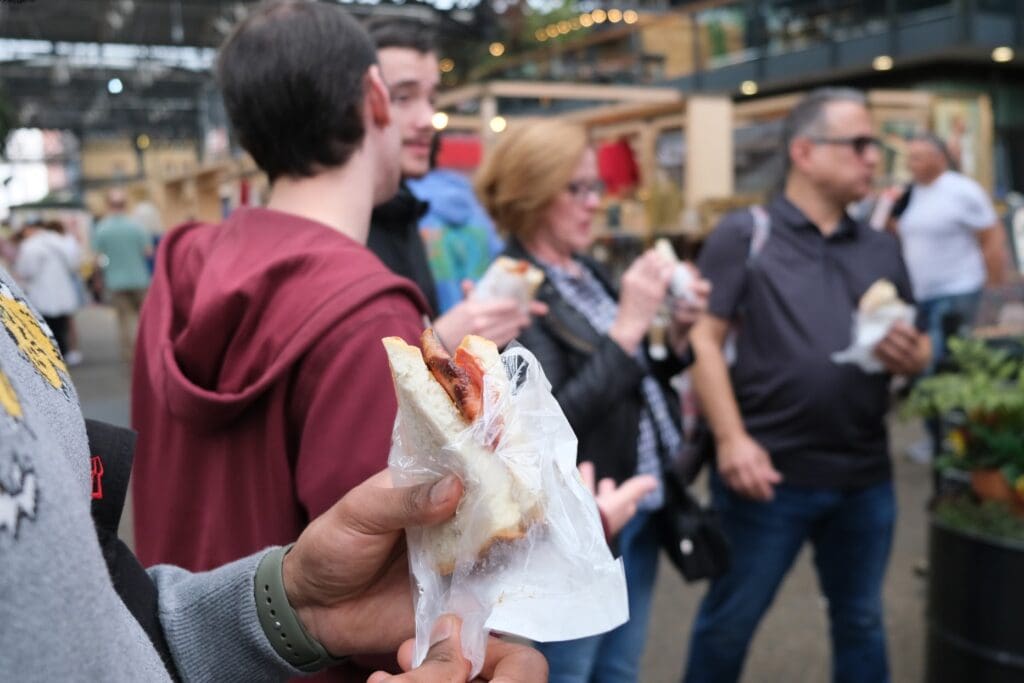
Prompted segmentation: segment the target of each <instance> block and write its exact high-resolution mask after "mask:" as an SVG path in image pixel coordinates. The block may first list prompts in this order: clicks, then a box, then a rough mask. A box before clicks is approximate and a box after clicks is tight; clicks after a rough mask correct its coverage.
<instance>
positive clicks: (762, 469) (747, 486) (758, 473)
mask: <svg viewBox="0 0 1024 683" xmlns="http://www.w3.org/2000/svg"><path fill="white" fill-rule="evenodd" d="M717 450H718V454H717V459H718V472H719V473H720V474H721V475H722V478H723V479H724V480H725V483H726V485H727V486H728V487H729V488H731V489H732V490H734V491H736V493H739V494H740V495H742V496H746V497H747V498H752V499H754V500H760V501H769V500H771V499H772V498H774V497H775V491H774V489H773V488H772V487H773V486H774V485H775V484H778V483H780V482H781V481H782V475H781V474H779V472H778V470H776V469H775V467H774V466H773V465H772V460H771V457H769V455H768V451H766V450H765V449H763V448H761V445H760V444H759V443H757V442H756V441H754V440H753V439H752V438H750V436H749V435H748V434H746V433H743V434H740V435H738V436H734V437H730V438H727V439H724V440H720V441H719V442H718V449H717Z"/></svg>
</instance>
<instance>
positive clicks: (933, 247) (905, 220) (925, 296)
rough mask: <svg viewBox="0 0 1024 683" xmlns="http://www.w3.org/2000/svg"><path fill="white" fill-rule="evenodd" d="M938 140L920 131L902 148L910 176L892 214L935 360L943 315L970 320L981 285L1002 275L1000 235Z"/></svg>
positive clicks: (988, 209) (989, 210)
mask: <svg viewBox="0 0 1024 683" xmlns="http://www.w3.org/2000/svg"><path fill="white" fill-rule="evenodd" d="M950 160H951V157H950V156H949V152H948V150H947V149H946V146H945V144H944V143H943V142H942V140H941V139H939V138H937V137H935V136H934V135H923V136H920V137H918V138H915V139H914V140H912V141H911V142H910V144H909V147H908V159H907V161H908V165H909V167H910V172H911V174H912V175H913V178H914V184H913V187H912V189H911V190H910V202H909V204H908V205H907V208H906V210H905V211H904V212H903V214H902V215H901V216H900V219H899V234H900V238H901V239H902V241H903V258H904V260H905V261H906V263H907V269H908V270H909V271H910V280H911V283H912V284H913V286H914V298H915V299H917V302H918V306H919V310H920V315H921V317H922V319H923V320H924V321H925V322H926V323H927V329H928V332H929V334H930V335H931V338H932V348H933V349H934V359H933V363H935V362H938V361H939V360H941V358H942V354H943V351H944V344H945V335H944V334H943V320H944V319H945V318H946V317H947V316H949V315H958V316H959V318H960V321H961V325H962V326H967V325H970V323H971V321H972V319H973V318H974V314H975V312H976V309H977V306H978V299H979V298H980V296H981V290H982V289H983V288H984V287H985V285H986V284H988V285H999V284H1002V283H1003V282H1004V280H1005V278H1006V263H1007V260H1006V235H1005V231H1004V229H1003V226H1002V224H1001V223H1000V221H999V218H998V216H996V212H995V209H994V208H993V207H992V202H991V201H990V200H989V198H988V195H987V194H986V193H985V191H984V190H983V189H982V188H981V186H980V185H979V184H978V183H976V182H975V181H973V180H971V179H970V178H968V177H967V176H965V175H963V174H961V173H957V172H956V171H954V170H952V169H951V166H952V164H951V163H950Z"/></svg>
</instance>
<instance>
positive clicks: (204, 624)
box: [0, 268, 298, 682]
mask: <svg viewBox="0 0 1024 683" xmlns="http://www.w3.org/2000/svg"><path fill="white" fill-rule="evenodd" d="M0 327H2V329H0V672H2V673H0V676H2V678H3V679H4V680H7V681H19V682H20V681H100V680H102V681H162V680H167V678H168V677H167V673H166V670H165V669H164V667H163V664H162V663H161V660H160V657H159V655H158V654H157V653H156V651H155V650H154V649H153V647H152V645H151V644H150V642H149V639H148V638H147V637H146V634H145V633H144V632H143V630H142V629H141V627H139V625H138V623H137V622H136V621H135V619H134V617H132V615H131V614H130V613H129V612H128V610H127V609H126V608H125V606H124V604H123V603H122V602H121V600H120V598H119V597H118V596H117V594H116V593H115V591H114V588H113V586H112V585H111V583H110V579H109V575H108V573H107V567H106V565H105V563H104V560H103V556H102V555H101V552H100V547H99V543H98V542H97V538H96V531H95V529H94V527H93V522H92V518H91V516H90V508H89V506H90V499H91V491H92V483H91V477H90V464H89V453H88V446H87V441H86V432H85V423H84V420H83V418H82V412H81V409H80V407H79V405H78V397H77V395H76V393H75V389H74V387H73V386H72V385H71V381H70V377H69V375H68V372H67V368H66V367H65V365H64V362H63V361H62V360H61V358H60V355H59V353H58V352H57V350H56V345H55V343H54V341H53V338H52V335H50V334H49V331H48V329H47V328H46V326H45V324H44V323H42V321H41V319H40V318H39V317H38V316H36V315H35V314H34V312H33V311H32V309H31V307H30V305H29V304H28V303H27V302H26V301H25V298H24V296H23V295H22V293H21V291H20V290H18V289H17V287H16V286H15V285H14V284H13V283H12V281H11V278H10V276H9V274H8V273H7V272H6V271H4V270H3V269H2V268H0ZM261 556H262V553H260V554H258V555H254V556H252V557H248V558H245V559H242V560H239V561H237V562H234V563H232V564H230V565H227V566H224V567H221V568H220V569H218V570H215V571H212V572H206V573H200V574H192V573H189V572H186V571H184V570H181V569H178V568H174V567H168V566H160V567H154V568H152V569H150V570H149V573H150V576H151V577H152V578H153V580H154V581H155V582H156V584H157V589H158V591H159V596H160V598H159V599H160V621H161V623H162V624H163V627H164V631H165V632H166V637H167V642H168V644H169V646H170V649H171V652H172V654H173V656H174V660H175V663H176V665H177V668H178V670H179V672H180V674H181V676H182V678H183V679H185V680H188V681H259V680H277V679H282V678H286V677H288V676H291V675H296V674H297V673H298V672H297V671H296V670H295V669H293V668H291V667H290V666H289V665H288V664H287V663H286V662H285V661H284V660H283V659H281V658H279V657H278V656H277V655H276V654H275V653H274V651H273V650H272V649H271V647H270V644H269V642H268V641H267V638H266V636H265V635H264V634H263V631H262V630H261V628H260V625H259V622H258V620H257V617H256V606H255V598H254V596H253V580H254V575H255V571H256V565H257V563H258V562H259V559H260V557H261Z"/></svg>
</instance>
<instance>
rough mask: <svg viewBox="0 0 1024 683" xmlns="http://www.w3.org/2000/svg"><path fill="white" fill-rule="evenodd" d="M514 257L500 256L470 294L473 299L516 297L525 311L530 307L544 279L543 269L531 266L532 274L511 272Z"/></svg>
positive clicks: (485, 299)
mask: <svg viewBox="0 0 1024 683" xmlns="http://www.w3.org/2000/svg"><path fill="white" fill-rule="evenodd" d="M513 263H515V261H514V259H509V258H504V257H498V258H497V259H495V260H494V262H492V263H491V265H490V267H489V268H488V269H487V271H486V272H485V273H484V274H483V277H481V278H480V281H479V282H477V283H476V286H475V287H474V288H473V292H472V293H471V294H470V295H469V296H470V298H471V299H476V300H479V301H490V300H492V299H514V300H515V302H516V303H517V304H519V308H520V309H521V310H522V311H523V312H527V311H529V309H530V302H531V301H533V295H534V294H535V293H536V292H537V287H539V286H540V281H541V280H543V275H542V273H541V271H539V270H538V269H537V268H532V267H528V266H527V268H529V272H530V275H529V276H525V275H523V274H521V273H514V272H510V270H509V266H510V265H511V264H513Z"/></svg>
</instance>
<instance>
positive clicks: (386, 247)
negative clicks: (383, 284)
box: [366, 16, 544, 349]
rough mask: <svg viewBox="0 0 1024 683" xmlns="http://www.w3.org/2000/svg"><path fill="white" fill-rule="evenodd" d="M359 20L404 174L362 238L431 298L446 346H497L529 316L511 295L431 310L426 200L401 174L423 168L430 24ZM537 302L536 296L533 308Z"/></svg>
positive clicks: (433, 53)
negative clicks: (387, 103) (372, 50)
mask: <svg viewBox="0 0 1024 683" xmlns="http://www.w3.org/2000/svg"><path fill="white" fill-rule="evenodd" d="M366 28H367V31H368V33H369V34H370V37H371V38H372V39H373V40H374V43H375V44H376V45H377V59H378V62H379V63H380V69H381V75H382V76H383V77H384V82H385V84H386V85H387V86H388V91H389V93H390V95H391V110H392V116H393V117H394V120H395V123H396V125H397V126H398V128H399V131H400V134H401V138H402V149H401V168H402V179H403V182H402V184H401V185H400V186H399V189H398V193H397V194H396V195H395V196H393V197H392V198H391V199H390V200H389V201H387V202H386V203H384V204H381V205H379V206H377V207H376V208H375V209H374V212H373V217H372V220H371V226H370V235H369V239H368V240H367V243H366V245H367V246H368V247H369V248H370V250H371V251H373V252H374V253H375V254H376V255H377V256H378V257H379V258H380V260H381V261H383V262H384V264H385V265H386V266H387V267H388V268H390V269H391V270H392V271H393V272H395V273H397V274H398V275H402V276H404V277H407V278H409V279H410V280H412V281H413V282H415V283H416V285H417V286H418V287H419V289H420V291H421V292H422V293H423V296H424V297H425V298H426V299H427V302H428V303H429V304H430V308H431V314H430V317H431V318H432V319H433V321H432V323H431V324H432V326H433V328H434V331H435V332H436V333H437V335H438V337H440V339H441V341H442V342H443V343H444V344H445V345H446V346H448V348H449V349H454V347H455V346H457V345H458V344H459V342H460V341H461V340H462V338H463V337H464V336H465V335H467V334H478V335H481V336H483V337H487V338H489V339H492V340H493V341H494V342H495V343H496V344H498V346H499V347H502V346H504V345H505V344H507V343H508V342H509V341H511V340H512V339H514V338H515V337H516V335H518V334H519V331H520V330H522V329H523V328H524V327H525V326H526V325H528V324H529V322H530V318H529V315H527V314H526V313H525V312H524V311H522V310H521V309H520V307H519V305H518V303H517V302H516V301H515V300H513V299H496V300H491V301H476V300H472V299H469V298H467V299H465V300H463V301H462V302H461V303H458V304H456V305H455V306H453V307H452V308H451V309H449V310H448V311H447V312H446V313H445V314H444V315H441V316H440V317H436V316H437V313H438V310H439V307H438V296H437V286H436V283H435V282H434V277H433V275H432V274H431V271H430V264H429V262H428V260H427V254H426V250H425V247H424V244H423V241H422V238H421V237H420V233H419V226H418V223H419V219H420V218H421V217H422V216H423V214H424V213H425V211H426V208H427V205H426V204H425V203H424V202H421V201H420V200H418V199H417V198H416V197H415V196H414V195H413V193H412V192H411V191H410V190H409V187H408V186H407V185H406V183H405V182H404V181H405V180H406V179H408V178H420V177H422V176H424V175H426V174H427V173H428V172H429V171H430V143H431V140H432V138H433V136H434V127H433V122H432V119H433V116H434V113H435V111H436V110H435V108H434V101H435V98H436V96H437V89H438V87H439V85H440V83H441V79H440V75H439V74H440V69H439V66H438V59H437V49H436V47H435V39H434V33H433V30H432V29H431V27H429V26H427V25H426V24H424V23H423V22H421V21H418V20H415V19H411V18H407V17H388V16H385V17H378V18H375V19H371V20H370V21H369V22H368V23H367V25H366ZM543 310H544V309H543V307H542V306H540V305H537V304H535V305H534V308H533V309H532V312H533V313H541V312H543Z"/></svg>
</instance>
